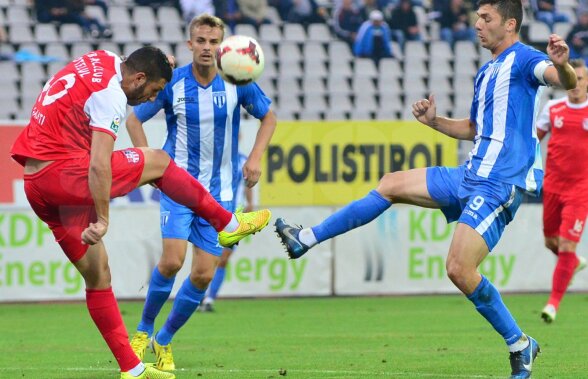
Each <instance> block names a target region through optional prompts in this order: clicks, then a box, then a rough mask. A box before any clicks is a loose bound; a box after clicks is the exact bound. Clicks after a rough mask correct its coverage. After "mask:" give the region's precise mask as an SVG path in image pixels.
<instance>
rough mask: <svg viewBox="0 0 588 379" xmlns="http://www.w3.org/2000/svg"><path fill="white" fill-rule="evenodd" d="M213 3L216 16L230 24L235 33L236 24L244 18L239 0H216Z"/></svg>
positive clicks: (232, 31)
mask: <svg viewBox="0 0 588 379" xmlns="http://www.w3.org/2000/svg"><path fill="white" fill-rule="evenodd" d="M213 4H214V8H215V11H216V16H217V17H219V18H220V19H221V20H223V21H224V22H225V24H227V25H228V26H229V28H230V29H231V33H234V32H235V26H236V25H237V24H239V23H240V22H241V19H242V18H243V16H242V15H241V11H240V10H239V4H237V0H214V1H213Z"/></svg>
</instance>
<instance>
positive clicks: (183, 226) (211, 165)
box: [127, 14, 276, 371]
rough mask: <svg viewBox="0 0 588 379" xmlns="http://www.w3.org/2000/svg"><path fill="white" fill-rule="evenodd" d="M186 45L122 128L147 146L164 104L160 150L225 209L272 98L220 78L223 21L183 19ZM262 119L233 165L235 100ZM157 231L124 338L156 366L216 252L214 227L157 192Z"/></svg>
mask: <svg viewBox="0 0 588 379" xmlns="http://www.w3.org/2000/svg"><path fill="white" fill-rule="evenodd" d="M189 32H190V40H189V41H188V48H189V49H190V50H191V51H192V53H193V62H192V63H191V64H189V65H186V66H183V67H179V68H177V69H176V70H174V73H173V77H172V80H171V82H170V83H168V84H167V86H166V87H165V88H164V89H163V90H162V91H161V92H160V94H159V95H158V97H157V99H156V100H155V101H154V102H151V103H145V104H144V105H141V106H138V107H135V108H134V114H131V115H129V118H128V120H127V128H128V130H129V134H130V136H131V139H132V141H133V144H134V145H135V146H145V145H147V140H146V137H145V133H144V131H143V128H142V124H143V122H145V121H147V120H149V119H150V118H151V117H153V116H154V115H155V114H156V113H157V112H158V111H159V110H161V109H164V111H165V116H166V121H167V129H168V130H167V132H168V133H167V140H166V142H165V144H164V146H163V149H164V150H165V151H167V153H168V154H169V155H170V156H171V157H172V159H173V160H174V161H175V162H176V164H177V165H178V166H180V167H182V168H184V169H186V170H187V171H188V172H189V173H190V174H192V175H193V176H194V177H195V178H196V179H198V181H199V182H200V183H202V185H204V186H205V187H206V188H207V189H208V190H209V192H210V193H211V195H213V197H214V198H215V199H216V200H217V201H218V202H219V203H220V204H221V205H223V206H224V207H225V208H226V209H227V210H230V211H234V210H235V196H236V191H237V185H238V183H239V180H240V179H241V177H242V179H243V180H244V182H245V184H246V185H247V186H248V187H252V186H254V185H255V184H256V183H257V181H258V180H259V176H260V173H261V157H262V155H263V153H264V152H265V150H266V148H267V146H268V144H269V141H270V139H271V137H272V135H273V132H274V130H275V127H276V118H275V115H274V114H273V112H272V111H271V109H270V105H271V101H270V100H269V99H268V98H267V97H266V96H265V94H264V93H263V91H262V90H261V89H260V88H259V86H258V85H257V84H255V83H251V84H248V85H244V86H235V85H233V84H229V83H226V82H224V81H223V80H222V79H221V77H220V76H219V75H218V73H217V70H216V66H215V52H216V48H217V47H218V45H219V44H220V43H221V42H222V40H223V37H224V25H223V23H222V21H221V20H220V19H219V18H217V17H214V16H210V15H207V14H204V15H201V16H198V17H197V18H195V19H194V20H192V22H191V23H190V25H189ZM241 106H242V107H244V108H245V109H246V110H247V112H249V114H251V115H253V116H254V117H256V118H258V119H260V120H261V125H260V128H259V131H258V133H257V138H256V140H255V144H254V146H253V148H252V150H251V152H250V153H249V157H248V159H247V161H246V162H245V164H244V165H243V169H242V171H240V170H239V162H238V160H239V150H238V140H239V138H238V136H239V123H240V107H241ZM160 208H161V232H162V237H163V255H162V256H161V259H160V260H159V263H158V265H157V267H156V268H155V269H154V270H153V274H152V276H151V281H150V283H149V290H148V292H147V298H146V300H145V306H144V308H143V314H142V318H141V321H140V323H139V325H138V327H137V333H136V334H135V335H134V337H133V339H132V341H131V345H132V346H133V349H134V350H135V352H136V353H137V355H139V356H141V357H142V356H143V354H144V353H145V350H146V348H147V345H148V343H149V339H150V338H151V343H152V345H153V350H154V351H155V354H156V357H157V367H158V368H159V369H161V370H165V371H171V370H174V369H175V364H174V361H173V356H172V354H171V340H172V338H173V336H174V334H175V333H176V332H177V331H178V329H179V328H180V327H182V326H183V325H184V324H185V323H186V321H188V319H189V317H190V316H191V315H192V313H194V311H195V310H196V308H197V307H198V305H199V304H200V302H201V301H202V298H203V297H204V293H205V291H206V289H207V287H208V285H209V283H210V281H211V279H212V277H213V275H214V272H215V268H216V266H217V264H218V262H219V257H220V256H221V253H222V247H221V246H220V244H219V242H218V235H217V232H216V230H215V229H214V228H212V226H211V225H210V224H208V223H207V222H206V221H205V220H203V219H202V218H200V217H198V216H197V215H196V214H194V213H193V212H192V211H191V210H190V209H188V208H186V207H184V206H181V205H179V204H177V203H175V202H174V201H172V200H171V199H170V198H169V197H167V196H165V195H164V194H162V196H161V201H160ZM188 241H190V242H191V243H192V245H193V258H192V269H191V273H190V276H189V277H188V278H186V279H185V281H184V282H183V284H182V286H181V287H180V289H179V291H178V293H177V295H176V298H175V300H174V305H173V308H172V310H171V313H170V314H169V316H168V318H167V321H166V322H165V324H164V325H163V327H162V328H161V330H159V332H158V333H157V334H156V335H153V329H154V322H155V318H156V317H157V315H158V314H159V312H160V310H161V308H162V306H163V304H164V303H165V301H166V300H167V298H168V297H169V294H170V292H171V290H172V287H173V284H174V280H175V275H176V273H177V272H178V271H179V270H180V268H181V267H182V265H183V263H184V259H185V256H186V249H187V242H188Z"/></svg>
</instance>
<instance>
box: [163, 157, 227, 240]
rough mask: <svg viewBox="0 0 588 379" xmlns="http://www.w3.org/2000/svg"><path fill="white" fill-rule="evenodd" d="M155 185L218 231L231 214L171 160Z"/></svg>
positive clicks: (225, 224)
mask: <svg viewBox="0 0 588 379" xmlns="http://www.w3.org/2000/svg"><path fill="white" fill-rule="evenodd" d="M155 185H156V186H157V187H158V188H159V189H160V190H161V192H163V193H165V194H166V195H167V196H169V197H170V198H171V199H172V200H173V201H175V202H177V203H180V204H182V205H185V206H187V207H188V208H190V209H191V210H193V211H194V213H196V214H197V215H198V216H200V217H202V218H203V219H205V220H206V221H208V222H209V223H210V225H212V226H213V227H214V228H215V229H216V231H217V232H220V231H221V230H223V229H224V228H225V226H227V225H228V223H229V221H231V218H232V217H233V214H232V213H231V212H229V211H227V210H226V209H225V208H223V207H222V206H221V205H220V204H219V203H218V202H217V201H216V200H215V199H214V197H212V195H211V194H210V193H209V192H208V191H207V190H206V188H204V187H203V186H202V184H200V182H199V181H197V180H196V179H194V177H192V175H190V174H189V173H188V172H187V171H186V170H184V169H182V168H180V167H178V166H177V165H176V164H175V162H174V161H173V160H170V163H169V166H167V169H165V172H164V173H163V176H162V177H161V178H159V179H157V180H156V181H155Z"/></svg>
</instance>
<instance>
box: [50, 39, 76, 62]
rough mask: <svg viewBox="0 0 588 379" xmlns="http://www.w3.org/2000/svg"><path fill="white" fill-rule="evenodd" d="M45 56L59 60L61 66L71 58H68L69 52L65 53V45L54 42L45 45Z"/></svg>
mask: <svg viewBox="0 0 588 379" xmlns="http://www.w3.org/2000/svg"><path fill="white" fill-rule="evenodd" d="M45 55H47V56H50V57H55V58H57V59H59V60H61V62H60V64H61V65H63V63H64V62H67V61H69V60H70V58H71V57H70V56H69V52H68V51H67V47H65V45H64V44H63V43H60V42H54V43H49V44H47V45H45Z"/></svg>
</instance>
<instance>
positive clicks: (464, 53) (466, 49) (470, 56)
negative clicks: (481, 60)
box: [454, 41, 478, 62]
mask: <svg viewBox="0 0 588 379" xmlns="http://www.w3.org/2000/svg"><path fill="white" fill-rule="evenodd" d="M454 49H455V52H456V53H458V54H455V55H454V59H455V61H458V62H460V61H465V60H471V61H476V60H477V59H478V50H477V48H476V45H475V44H474V43H473V42H471V41H457V42H455V45H454Z"/></svg>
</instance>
